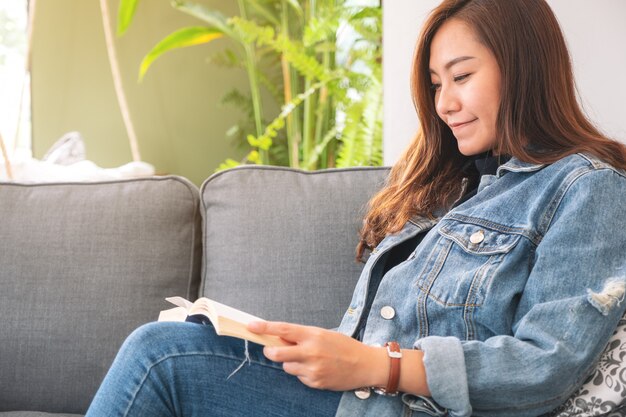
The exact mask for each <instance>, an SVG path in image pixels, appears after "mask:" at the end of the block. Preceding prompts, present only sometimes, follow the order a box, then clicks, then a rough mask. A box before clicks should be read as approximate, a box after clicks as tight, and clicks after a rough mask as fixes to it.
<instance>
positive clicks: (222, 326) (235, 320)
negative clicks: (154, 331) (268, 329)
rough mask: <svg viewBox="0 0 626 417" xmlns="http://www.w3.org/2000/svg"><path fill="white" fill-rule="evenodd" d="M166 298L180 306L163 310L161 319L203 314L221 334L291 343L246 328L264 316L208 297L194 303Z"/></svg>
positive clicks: (274, 343)
mask: <svg viewBox="0 0 626 417" xmlns="http://www.w3.org/2000/svg"><path fill="white" fill-rule="evenodd" d="M166 300H167V301H169V302H170V303H172V304H174V305H177V306H178V307H176V308H173V309H170V310H165V311H162V312H161V314H159V321H185V319H186V318H187V316H188V315H194V314H202V315H204V316H206V317H207V318H208V319H209V320H211V323H213V327H214V328H215V332H216V333H217V334H218V335H220V336H233V337H238V338H240V339H246V340H249V341H251V342H254V343H259V344H261V345H265V346H288V345H289V343H287V342H285V341H284V340H283V339H281V338H280V337H278V336H272V335H263V334H261V335H259V334H256V333H252V332H251V331H249V330H248V329H247V328H246V325H247V324H248V323H250V322H252V321H265V320H263V319H262V318H259V317H257V316H253V315H252V314H248V313H245V312H243V311H241V310H237V309H236V308H233V307H230V306H227V305H225V304H222V303H219V302H217V301H215V300H211V299H209V298H206V297H201V298H199V299H197V300H196V301H195V302H194V303H192V302H190V301H188V300H185V299H184V298H182V297H168V298H166Z"/></svg>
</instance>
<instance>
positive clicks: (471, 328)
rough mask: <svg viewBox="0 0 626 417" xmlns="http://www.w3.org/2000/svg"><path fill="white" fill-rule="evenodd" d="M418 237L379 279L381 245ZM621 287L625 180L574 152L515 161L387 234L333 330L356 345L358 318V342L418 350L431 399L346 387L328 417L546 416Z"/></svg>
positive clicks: (604, 326)
mask: <svg viewBox="0 0 626 417" xmlns="http://www.w3.org/2000/svg"><path fill="white" fill-rule="evenodd" d="M420 233H422V234H424V237H423V239H422V241H421V243H420V244H419V245H418V247H417V249H416V250H415V251H414V252H413V253H412V254H411V256H409V257H408V259H406V260H405V261H404V262H402V263H400V264H399V265H397V266H395V267H394V268H393V269H391V270H389V271H388V272H387V273H386V274H385V275H384V276H382V269H383V264H384V259H385V258H386V256H387V254H388V251H389V250H390V249H391V248H392V247H394V246H396V245H398V244H399V243H401V242H403V241H405V240H406V239H409V238H411V237H414V236H416V235H417V234H420ZM376 280H379V281H380V284H379V287H378V291H377V292H376V294H375V295H373V294H371V295H370V301H371V302H372V307H371V310H370V313H369V315H368V317H367V318H361V313H362V311H363V309H364V306H365V303H366V301H367V300H368V290H369V288H371V286H372V283H373V282H374V281H376ZM625 286H626V173H625V172H623V171H621V170H617V169H615V168H613V167H612V166H610V165H608V164H606V163H604V162H602V161H600V160H598V159H597V158H595V157H592V156H588V155H582V154H577V155H571V156H568V157H566V158H563V159H561V160H560V161H557V162H556V163H554V164H550V165H537V164H530V163H524V162H522V161H520V160H518V159H516V158H512V159H511V160H510V161H509V162H507V163H506V164H504V165H502V166H500V167H499V168H498V171H497V173H496V175H485V176H483V177H482V178H481V180H480V184H479V188H478V193H477V194H476V195H475V196H474V197H472V198H470V199H469V200H467V201H465V202H464V203H462V204H460V205H459V206H457V207H455V208H454V209H452V210H450V211H449V212H448V213H446V214H445V215H443V216H442V217H441V218H439V219H436V220H429V219H425V218H416V219H412V220H411V221H409V222H408V223H407V224H406V225H405V227H404V228H403V229H402V230H401V231H400V232H398V233H397V234H393V235H389V236H387V237H386V238H385V239H384V240H383V241H382V242H381V243H380V244H379V245H378V246H377V248H376V249H375V250H374V251H373V252H372V254H371V256H370V258H369V259H368V261H367V263H366V265H365V267H364V269H363V272H362V274H361V277H360V279H359V281H358V283H357V286H356V288H355V291H354V295H353V298H352V302H351V304H350V306H349V308H348V309H347V311H346V313H345V315H344V317H343V320H342V322H341V325H340V327H339V329H338V331H340V332H342V333H344V334H347V335H350V336H353V337H354V336H355V332H356V330H357V327H358V325H359V322H360V320H361V319H364V320H366V326H365V331H364V333H363V336H362V340H363V342H364V343H366V344H368V345H381V346H382V345H383V344H384V343H385V342H387V341H391V340H396V341H398V342H399V343H400V345H401V347H402V348H404V349H410V348H415V349H420V350H422V351H423V352H424V365H425V368H426V376H427V381H428V386H429V388H430V391H431V394H432V398H423V397H417V396H414V395H410V394H404V395H402V394H401V395H399V396H396V397H389V396H382V395H378V394H375V393H374V392H373V391H372V392H371V394H370V393H369V392H365V393H364V392H363V391H361V392H360V393H359V392H358V391H349V392H345V393H344V394H343V396H342V399H341V403H340V406H339V409H338V410H337V414H336V417H348V416H350V417H353V416H360V417H370V416H371V417H386V416H393V417H400V416H403V417H408V416H411V417H418V416H420V417H421V416H444V415H448V416H451V417H465V416H471V415H480V416H488V417H489V416H493V417H496V416H497V417H504V416H514V417H517V416H539V415H543V414H545V413H548V412H549V411H550V410H552V409H554V408H555V407H557V406H558V405H559V404H561V403H562V402H564V401H565V400H566V399H567V398H568V397H569V396H570V395H571V394H572V392H573V391H575V390H576V388H577V387H579V386H580V385H581V384H582V382H583V381H584V379H585V377H586V376H587V375H588V374H589V372H590V371H591V370H592V369H593V367H594V364H595V362H596V361H597V359H598V357H599V355H600V354H601V352H602V350H603V348H604V347H605V344H606V343H607V341H608V339H609V338H610V336H611V334H612V332H613V330H614V328H615V327H616V325H617V323H618V321H619V319H620V317H621V316H622V314H623V313H624V310H625V309H626V303H623V302H622V301H623V299H624V289H625ZM405 372H411V369H407V368H402V373H405ZM357 393H359V394H360V395H359V396H357V395H356V394H357ZM359 397H363V398H364V397H367V398H364V399H361V398H359Z"/></svg>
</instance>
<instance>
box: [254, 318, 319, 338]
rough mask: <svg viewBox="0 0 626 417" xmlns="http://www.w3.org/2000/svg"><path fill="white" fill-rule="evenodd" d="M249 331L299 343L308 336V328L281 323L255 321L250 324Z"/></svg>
mask: <svg viewBox="0 0 626 417" xmlns="http://www.w3.org/2000/svg"><path fill="white" fill-rule="evenodd" d="M247 327H248V330H250V331H251V332H252V333H257V334H270V335H274V336H278V337H280V338H282V339H285V340H286V341H288V342H292V343H297V342H299V341H300V340H302V338H303V337H304V336H305V335H306V332H307V329H308V328H309V327H308V326H302V325H299V324H293V323H285V322H280V321H255V322H252V323H249V324H248V326H247Z"/></svg>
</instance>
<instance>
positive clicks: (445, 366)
mask: <svg viewBox="0 0 626 417" xmlns="http://www.w3.org/2000/svg"><path fill="white" fill-rule="evenodd" d="M555 204H557V206H556V208H554V207H553V208H552V212H553V213H554V214H553V215H552V216H551V218H547V216H549V214H547V215H546V220H545V226H544V230H541V229H540V232H542V235H543V238H542V239H541V241H540V243H539V244H538V245H537V247H536V250H535V253H534V256H533V257H532V259H533V264H532V268H531V272H530V274H529V276H528V280H527V282H526V285H525V289H524V292H523V293H522V295H521V297H520V299H519V304H518V305H517V310H516V313H515V318H514V324H513V328H512V332H511V334H512V335H511V336H508V335H507V336H495V337H492V338H489V339H487V340H485V341H461V340H459V339H457V338H453V337H436V336H429V337H426V338H422V339H419V340H417V341H416V342H415V345H414V347H415V348H417V349H421V350H422V351H423V352H424V364H425V367H426V374H427V380H428V385H429V388H430V391H431V393H432V397H433V399H434V400H435V401H436V402H437V403H439V404H440V405H441V406H443V407H446V408H448V410H449V413H450V416H452V417H461V416H470V415H472V413H475V414H477V415H481V416H494V417H495V416H502V415H506V416H511V417H517V416H537V415H541V414H543V413H546V412H548V411H550V410H552V409H554V408H556V407H557V406H558V405H560V404H561V403H563V402H564V401H566V400H567V399H568V397H569V396H570V395H571V394H572V393H573V392H574V391H575V390H576V389H577V388H578V387H579V386H580V385H582V383H583V381H584V379H585V377H586V376H587V375H588V374H589V372H590V371H592V370H593V368H594V365H595V362H596V361H597V359H598V357H599V355H600V354H601V353H602V350H603V349H604V347H605V345H606V343H607V342H608V340H609V338H610V337H611V335H612V333H613V331H614V329H615V327H616V326H617V323H618V322H619V319H620V318H621V316H622V314H623V313H624V310H625V309H626V302H623V301H624V291H625V289H626V232H625V230H626V210H625V208H626V179H625V178H624V177H623V176H622V175H620V174H618V173H617V172H615V171H613V170H609V169H602V170H597V171H590V172H587V173H585V174H583V175H581V176H580V177H579V178H577V179H575V180H574V181H572V183H571V185H570V186H569V187H568V189H566V190H565V192H564V193H563V195H562V196H561V197H560V198H557V199H556V200H555ZM546 213H550V208H549V207H547V208H546Z"/></svg>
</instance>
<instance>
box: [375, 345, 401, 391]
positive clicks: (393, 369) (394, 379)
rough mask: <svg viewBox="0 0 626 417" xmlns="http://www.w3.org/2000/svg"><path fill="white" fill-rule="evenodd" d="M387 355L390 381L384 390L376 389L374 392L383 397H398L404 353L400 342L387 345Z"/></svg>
mask: <svg viewBox="0 0 626 417" xmlns="http://www.w3.org/2000/svg"><path fill="white" fill-rule="evenodd" d="M385 347H386V348H387V355H388V356H389V379H388V380H387V386H385V387H384V388H380V387H378V388H374V392H375V393H377V394H381V395H390V396H395V395H398V385H400V363H401V359H402V351H401V350H400V345H399V344H398V342H387V343H385Z"/></svg>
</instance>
